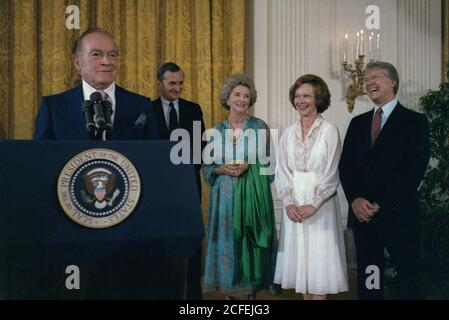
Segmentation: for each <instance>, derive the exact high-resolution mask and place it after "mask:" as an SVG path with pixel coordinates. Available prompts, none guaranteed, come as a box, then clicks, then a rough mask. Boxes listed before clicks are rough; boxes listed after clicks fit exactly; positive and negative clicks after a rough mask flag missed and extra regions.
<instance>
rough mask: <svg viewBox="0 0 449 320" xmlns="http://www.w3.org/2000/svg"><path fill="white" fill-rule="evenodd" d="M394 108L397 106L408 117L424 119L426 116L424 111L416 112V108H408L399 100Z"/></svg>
mask: <svg viewBox="0 0 449 320" xmlns="http://www.w3.org/2000/svg"><path fill="white" fill-rule="evenodd" d="M396 108H399V110H400V111H401V112H402V113H403V114H404V115H405V116H407V117H409V118H415V119H425V118H427V116H426V115H425V114H424V113H421V112H418V111H416V110H413V109H410V108H407V107H405V106H404V105H402V104H401V103H400V102H398V104H397V105H396Z"/></svg>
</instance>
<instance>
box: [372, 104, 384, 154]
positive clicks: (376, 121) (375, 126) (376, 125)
mask: <svg viewBox="0 0 449 320" xmlns="http://www.w3.org/2000/svg"><path fill="white" fill-rule="evenodd" d="M381 120H382V108H379V109H377V111H376V113H375V114H374V117H373V122H372V124H371V146H373V145H374V142H376V139H377V136H378V135H379V132H380V123H381Z"/></svg>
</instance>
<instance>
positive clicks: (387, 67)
mask: <svg viewBox="0 0 449 320" xmlns="http://www.w3.org/2000/svg"><path fill="white" fill-rule="evenodd" d="M368 69H382V70H384V73H385V76H386V77H387V78H388V79H390V80H393V81H395V82H396V84H395V85H394V88H393V91H394V94H397V93H398V90H399V73H398V70H396V68H395V66H394V65H392V64H391V63H389V62H384V61H373V62H370V63H368V64H367V65H366V68H365V71H363V73H365V72H366V70H368Z"/></svg>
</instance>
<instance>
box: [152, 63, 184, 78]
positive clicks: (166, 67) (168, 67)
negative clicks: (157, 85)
mask: <svg viewBox="0 0 449 320" xmlns="http://www.w3.org/2000/svg"><path fill="white" fill-rule="evenodd" d="M167 71H170V72H179V71H182V70H181V68H180V67H179V66H178V65H177V64H176V63H174V62H166V63H164V64H163V65H162V66H160V67H159V69H157V73H156V78H157V80H158V81H162V80H164V74H165V73H166V72H167Z"/></svg>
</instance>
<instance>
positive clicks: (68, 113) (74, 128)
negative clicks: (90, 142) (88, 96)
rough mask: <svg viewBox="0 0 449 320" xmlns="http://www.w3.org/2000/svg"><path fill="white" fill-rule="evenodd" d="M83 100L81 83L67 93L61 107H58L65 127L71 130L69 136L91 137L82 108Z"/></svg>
mask: <svg viewBox="0 0 449 320" xmlns="http://www.w3.org/2000/svg"><path fill="white" fill-rule="evenodd" d="M83 101H84V95H83V87H82V86H81V85H79V86H77V87H75V88H74V89H73V90H71V91H70V92H68V93H67V95H65V97H64V100H63V103H62V106H61V108H58V110H60V112H59V116H60V118H61V119H62V120H63V123H64V124H63V125H64V126H65V128H64V129H65V130H66V132H71V133H69V134H67V137H68V138H71V137H77V138H78V137H79V139H89V134H88V132H87V129H86V121H85V118H84V113H83V109H82V103H83Z"/></svg>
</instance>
